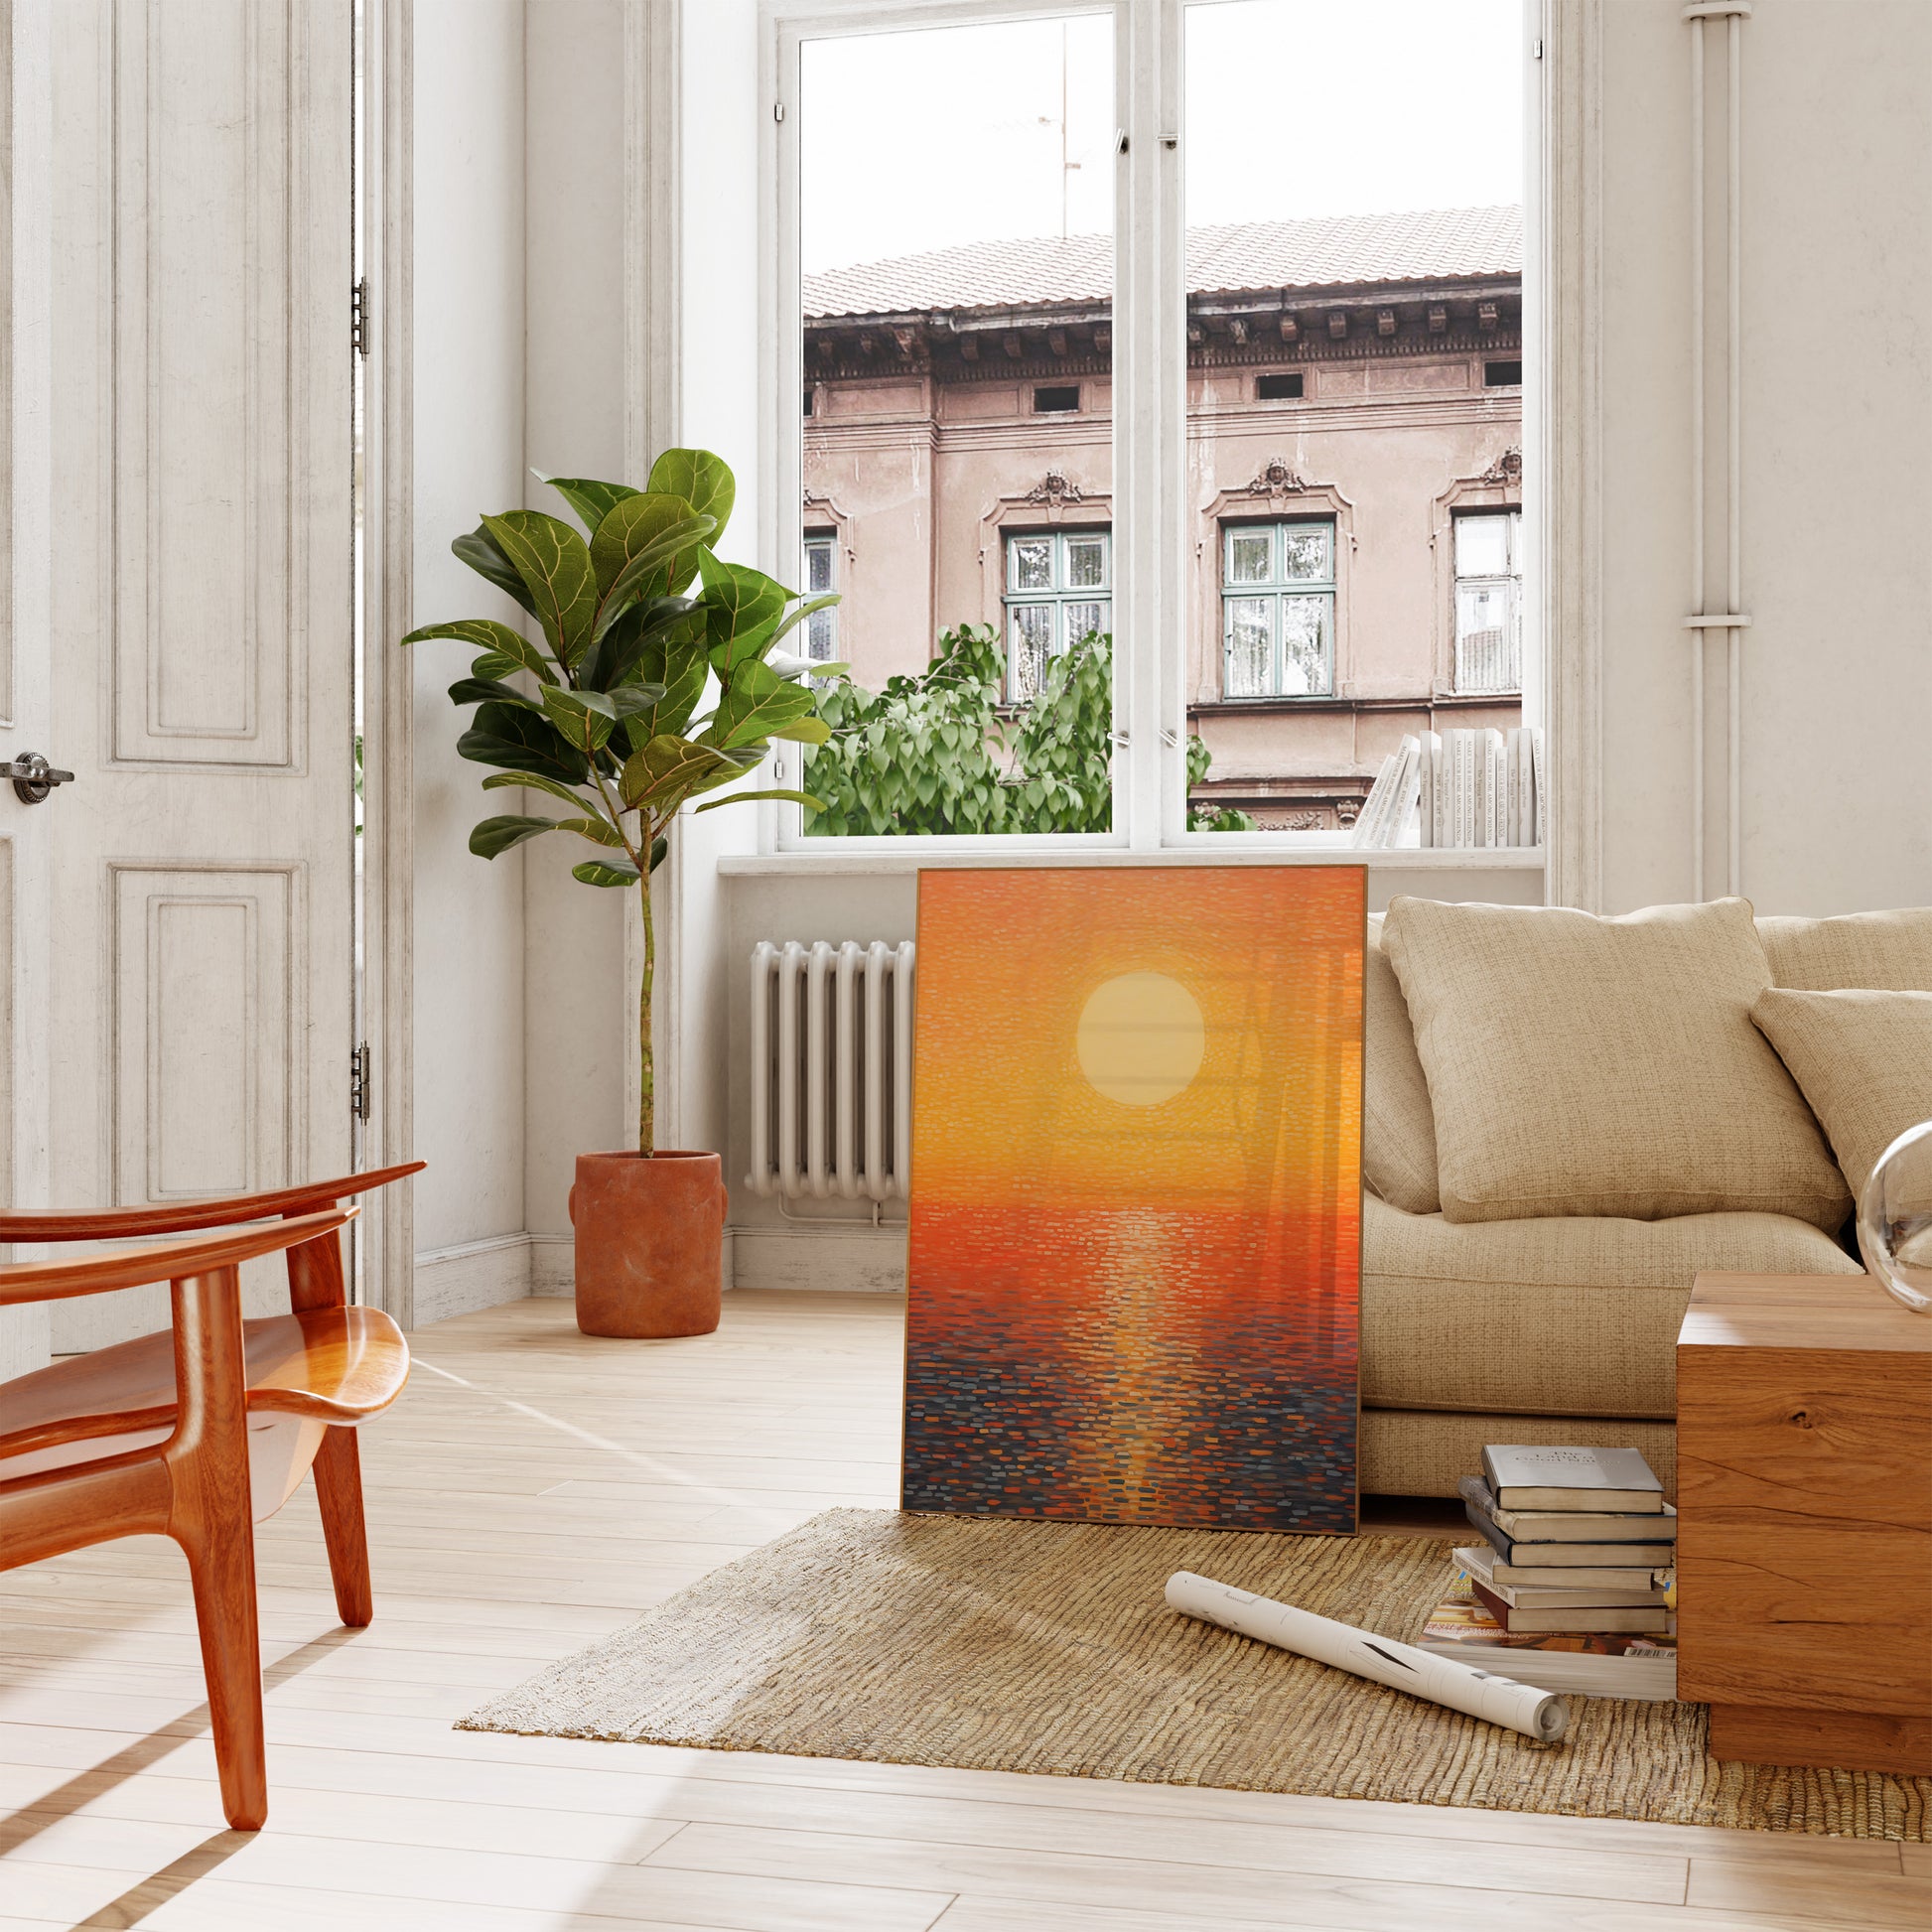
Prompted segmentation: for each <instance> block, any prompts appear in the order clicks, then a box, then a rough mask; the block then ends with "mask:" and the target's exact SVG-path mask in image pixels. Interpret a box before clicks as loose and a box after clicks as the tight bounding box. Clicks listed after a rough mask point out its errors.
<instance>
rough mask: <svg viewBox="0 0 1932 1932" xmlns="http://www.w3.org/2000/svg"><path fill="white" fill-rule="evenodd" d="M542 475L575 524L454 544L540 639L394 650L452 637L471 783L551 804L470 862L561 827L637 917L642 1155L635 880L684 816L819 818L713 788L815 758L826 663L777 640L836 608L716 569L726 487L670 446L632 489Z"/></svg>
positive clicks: (448, 632) (480, 623)
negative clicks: (791, 755)
mask: <svg viewBox="0 0 1932 1932" xmlns="http://www.w3.org/2000/svg"><path fill="white" fill-rule="evenodd" d="M539 481H541V482H544V483H548V484H549V485H550V486H551V488H553V489H554V490H556V492H557V494H558V495H559V496H561V497H562V498H563V500H564V503H565V505H566V506H567V507H568V508H569V510H570V511H571V513H572V514H573V515H574V516H575V517H576V518H577V521H578V523H580V524H581V525H582V526H583V528H582V529H581V531H580V530H579V529H578V528H576V527H575V526H574V525H572V524H570V523H568V522H565V521H564V520H563V519H562V518H561V517H555V516H546V515H544V514H543V513H542V512H541V511H538V510H505V511H504V512H503V513H502V514H501V515H500V516H485V517H484V518H483V521H482V522H481V523H480V524H479V525H478V526H477V528H476V529H474V530H472V531H471V532H470V533H469V534H468V535H467V536H460V537H458V538H457V539H456V541H455V542H454V543H453V544H452V545H451V546H450V548H451V549H452V550H453V551H454V552H455V553H456V554H457V556H459V557H460V558H462V560H463V561H464V562H465V563H466V564H468V565H469V566H470V568H471V569H472V570H474V571H475V572H476V573H477V574H478V575H479V576H480V577H483V578H485V579H487V580H488V581H489V582H490V583H491V584H493V585H495V586H496V588H497V589H498V590H499V591H502V592H504V593H505V594H506V595H507V596H508V597H510V598H511V599H512V600H514V602H515V603H517V604H518V605H520V606H521V607H522V608H523V610H524V611H526V612H527V613H528V614H529V617H530V619H531V620H532V624H531V626H530V627H532V628H534V629H535V630H536V631H537V632H538V633H539V634H540V636H541V640H542V641H541V642H535V641H533V640H532V639H531V638H530V637H529V636H527V635H525V634H524V631H522V630H519V629H517V628H515V627H514V626H513V625H511V624H507V623H499V622H497V621H495V620H494V619H490V618H458V619H454V620H452V621H449V622H447V623H431V624H425V625H424V626H423V627H422V628H421V629H420V630H412V631H411V632H410V633H409V635H408V636H407V637H405V638H404V639H403V640H402V641H403V642H404V643H405V644H419V643H426V642H428V641H429V640H430V639H432V638H440V637H448V638H453V639H454V640H455V641H456V642H458V643H463V644H469V645H471V646H472V647H474V648H475V649H476V650H477V651H478V653H479V655H478V656H477V658H476V660H475V662H473V663H472V664H471V666H470V675H469V676H468V677H464V678H459V679H458V680H457V681H456V683H454V684H453V685H451V686H450V699H451V702H452V703H454V704H456V705H459V706H469V705H474V706H475V707H476V710H475V713H474V714H473V716H472V718H471V721H470V727H469V729H468V730H467V731H466V732H464V734H463V735H462V737H460V738H459V739H458V740H457V751H458V752H459V753H460V754H461V755H462V756H463V757H464V758H467V759H475V760H476V761H477V762H478V763H479V764H487V765H493V766H494V767H495V769H494V770H493V771H492V772H491V774H490V775H489V776H488V777H487V778H485V779H484V780H483V788H484V789H485V790H496V789H499V788H510V789H514V790H518V791H523V792H536V793H539V794H541V797H542V799H544V800H547V801H551V802H552V805H553V809H552V810H550V811H546V812H545V813H543V814H541V815H539V814H537V813H533V812H511V813H505V814H503V815H502V816H500V817H497V818H485V819H484V820H483V822H482V823H481V824H480V825H478V826H477V828H476V830H475V831H473V832H472V833H471V834H470V850H471V851H472V852H474V853H476V854H477V855H478V856H479V857H480V858H484V859H494V858H496V857H497V856H498V855H499V854H500V853H504V852H507V851H509V850H510V848H511V847H512V846H517V845H521V844H522V843H523V842H524V841H525V840H526V839H535V838H542V837H543V836H544V835H545V834H547V833H550V832H567V833H569V834H571V835H572V836H573V837H575V838H579V839H583V840H585V841H586V842H587V843H588V844H589V845H590V846H591V848H592V852H591V856H590V857H589V858H587V859H585V860H583V861H582V862H581V863H580V864H578V865H576V866H573V867H572V868H571V872H572V875H573V877H575V878H577V879H580V880H582V881H583V883H584V884H585V885H587V886H598V887H605V888H610V889H614V890H624V889H629V888H634V889H635V890H636V893H637V897H638V903H639V905H640V907H641V909H642V911H643V919H644V970H643V983H642V985H641V986H640V988H639V989H638V999H637V1021H638V1033H639V1036H640V1042H641V1064H640V1068H639V1071H640V1073H641V1076H642V1078H641V1082H640V1086H639V1100H638V1114H637V1148H638V1152H639V1153H642V1154H649V1153H650V1152H651V1150H652V1146H653V1142H654V1127H655V1105H654V1097H655V1094H654V1090H655V1082H654V1079H653V1074H652V1054H651V1027H650V997H651V982H652V979H653V977H654V974H655V969H656V942H655V935H654V933H653V931H652V927H651V916H650V875H651V873H652V872H653V871H655V870H656V868H657V867H658V866H659V865H660V864H662V863H663V860H664V857H665V854H666V852H667V851H668V849H669V840H670V838H671V836H672V829H673V826H674V825H675V823H676V820H677V817H678V814H679V813H680V812H681V811H683V810H684V808H685V807H686V806H689V807H690V808H691V809H692V810H694V811H700V812H708V811H715V810H717V808H718V807H719V806H720V805H733V804H741V803H744V802H746V801H748V800H751V799H754V798H795V799H797V800H798V801H799V802H800V803H802V804H805V805H809V806H811V807H813V808H814V809H816V808H817V806H818V800H817V799H815V798H813V797H812V796H811V795H810V794H809V793H807V792H801V791H787V790H760V789H756V788H753V787H749V786H748V787H743V788H741V789H739V790H736V791H728V790H727V789H726V787H727V786H729V785H731V784H732V783H733V782H734V781H735V780H737V779H740V778H744V777H746V776H747V775H748V774H750V773H751V772H752V771H754V770H755V769H756V768H757V767H758V765H759V764H760V763H761V762H762V761H763V759H764V755H765V753H766V752H767V751H768V750H769V749H770V745H771V741H772V740H773V739H778V738H787V739H794V740H796V741H798V742H799V743H801V744H805V745H822V744H823V743H824V742H825V740H826V738H827V737H828V736H829V728H828V727H827V725H826V724H825V721H824V720H823V719H822V718H820V716H819V715H818V698H817V695H816V693H815V692H814V690H813V687H812V686H811V684H810V683H809V682H808V681H807V680H806V677H805V673H806V671H807V670H808V669H809V670H812V671H818V672H823V671H825V670H826V669H827V668H828V667H827V666H825V665H822V664H810V665H808V664H807V661H806V660H805V659H804V658H802V657H797V656H794V655H792V654H791V653H790V652H787V651H784V650H781V649H780V648H779V645H780V644H781V643H782V641H783V639H784V638H785V637H786V635H787V634H788V633H789V632H790V631H791V630H792V629H793V628H794V626H796V625H797V624H798V623H800V622H801V621H803V620H804V619H806V618H807V617H809V616H810V615H811V614H812V612H814V611H817V610H822V609H823V608H824V607H825V606H826V605H828V604H834V603H836V602H837V601H838V600H837V598H836V597H835V596H829V595H828V596H824V597H816V598H811V599H801V598H800V597H799V596H798V594H797V593H796V592H795V591H789V590H786V589H785V587H784V586H783V585H782V584H779V583H776V582H774V581H773V580H772V579H771V578H769V577H766V576H765V575H764V574H763V573H762V572H761V571H757V570H748V569H747V568H746V567H745V566H744V565H742V564H728V563H725V562H724V561H723V560H722V559H721V558H720V557H719V556H718V553H717V545H718V540H719V538H720V537H721V536H722V535H723V534H724V529H725V524H726V523H727V521H728V520H729V519H730V516H731V511H732V499H733V496H734V494H735V492H736V485H735V483H734V482H733V478H732V473H731V471H730V469H729V468H728V467H727V465H726V464H725V463H724V461H723V460H722V459H721V458H719V457H715V456H713V455H712V454H711V452H710V451H708V450H666V451H665V452H664V454H663V455H662V456H660V457H659V458H658V459H657V461H656V463H655V464H653V465H652V466H651V472H650V476H649V478H648V480H647V481H646V482H645V484H644V486H643V488H642V489H632V488H631V487H629V485H627V484H625V483H596V482H592V481H589V480H587V479H583V478H574V477H543V478H540V479H539ZM829 668H831V669H843V666H831V667H829ZM714 793H715V794H717V795H716V796H712V795H709V794H714ZM523 802H529V801H523ZM555 806H561V807H562V808H563V809H562V810H561V811H560V812H559V811H556V810H555V809H554V807H555Z"/></svg>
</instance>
